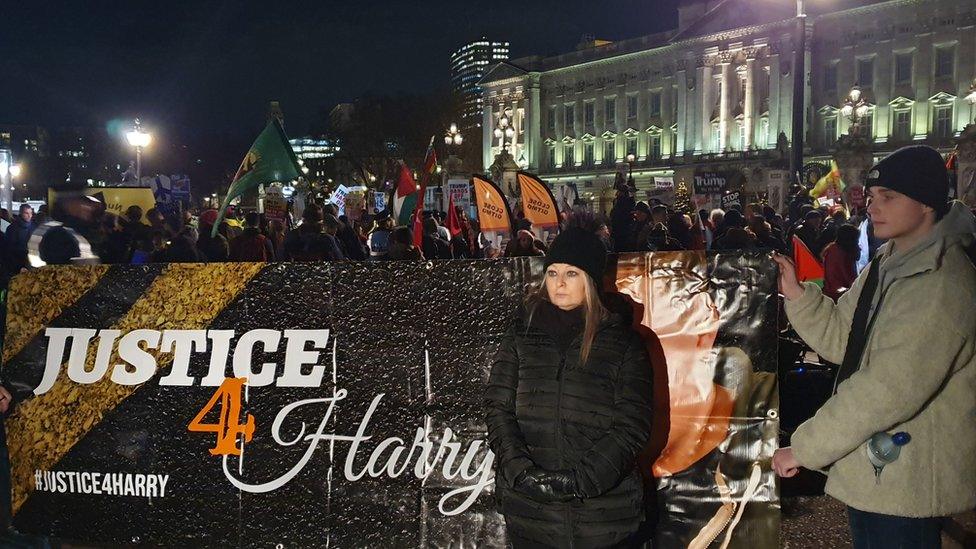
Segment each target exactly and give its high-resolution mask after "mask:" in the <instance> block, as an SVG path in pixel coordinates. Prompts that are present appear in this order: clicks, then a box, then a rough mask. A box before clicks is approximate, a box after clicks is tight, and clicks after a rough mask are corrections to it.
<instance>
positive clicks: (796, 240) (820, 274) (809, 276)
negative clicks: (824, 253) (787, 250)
mask: <svg viewBox="0 0 976 549" xmlns="http://www.w3.org/2000/svg"><path fill="white" fill-rule="evenodd" d="M793 261H794V262H796V278H797V280H799V281H800V282H807V281H810V282H814V283H816V284H819V285H820V286H823V279H824V270H823V265H821V264H820V262H819V261H817V258H816V257H814V256H813V253H812V252H811V251H810V248H807V245H806V244H804V243H803V241H802V240H800V237H798V236H796V235H794V236H793Z"/></svg>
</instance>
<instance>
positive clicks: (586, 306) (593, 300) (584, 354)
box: [526, 268, 610, 366]
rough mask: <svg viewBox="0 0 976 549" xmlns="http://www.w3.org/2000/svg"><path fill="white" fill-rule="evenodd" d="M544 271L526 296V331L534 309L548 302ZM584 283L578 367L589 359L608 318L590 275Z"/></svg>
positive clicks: (607, 312)
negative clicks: (601, 326) (602, 326)
mask: <svg viewBox="0 0 976 549" xmlns="http://www.w3.org/2000/svg"><path fill="white" fill-rule="evenodd" d="M547 270H548V268H546V270H544V271H542V280H540V281H537V282H534V283H533V284H531V285H530V286H529V291H528V292H527V294H526V305H527V308H528V309H529V319H528V322H527V323H526V329H528V326H529V325H531V324H532V317H533V316H535V312H536V309H538V307H539V304H540V303H542V302H543V301H549V291H548V290H547V289H546V275H545V273H546V271H547ZM584 280H585V281H586V282H585V283H584V285H583V318H584V325H583V341H582V344H581V345H580V366H582V365H583V364H586V361H587V359H588V358H589V357H590V350H592V348H593V341H594V340H595V339H596V332H597V330H598V329H599V328H600V323H601V322H603V321H604V320H605V319H606V318H607V317H608V316H610V313H609V311H607V308H606V307H604V306H603V302H602V301H600V292H599V289H598V288H597V287H596V282H594V280H593V278H591V277H590V275H588V274H587V275H585V276H584Z"/></svg>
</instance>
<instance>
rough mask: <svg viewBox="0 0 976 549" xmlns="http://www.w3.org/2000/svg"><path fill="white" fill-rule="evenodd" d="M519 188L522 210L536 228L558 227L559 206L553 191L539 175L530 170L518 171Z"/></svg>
mask: <svg viewBox="0 0 976 549" xmlns="http://www.w3.org/2000/svg"><path fill="white" fill-rule="evenodd" d="M517 177H518V184H519V189H521V192H522V211H523V212H524V213H525V218H526V219H528V220H529V222H531V223H532V226H533V227H534V228H536V229H548V230H552V229H558V228H559V208H558V207H556V198H555V197H554V196H552V191H550V190H549V187H548V186H547V185H546V184H545V183H543V182H542V180H541V179H539V178H538V177H536V176H534V175H532V174H530V173H528V172H518V174H517Z"/></svg>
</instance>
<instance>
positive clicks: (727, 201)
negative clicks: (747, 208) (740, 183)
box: [722, 192, 742, 210]
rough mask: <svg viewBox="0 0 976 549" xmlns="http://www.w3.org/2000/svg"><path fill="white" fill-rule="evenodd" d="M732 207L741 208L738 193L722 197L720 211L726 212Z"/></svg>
mask: <svg viewBox="0 0 976 549" xmlns="http://www.w3.org/2000/svg"><path fill="white" fill-rule="evenodd" d="M732 206H742V201H741V200H740V198H739V193H738V192H734V193H728V194H725V195H722V209H723V210H728V209H729V208H731V207H732Z"/></svg>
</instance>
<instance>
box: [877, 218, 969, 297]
mask: <svg viewBox="0 0 976 549" xmlns="http://www.w3.org/2000/svg"><path fill="white" fill-rule="evenodd" d="M974 239H976V218H974V217H973V214H972V212H970V211H969V208H967V207H966V205H965V204H963V203H962V202H960V201H958V200H955V201H953V202H952V205H951V206H950V207H949V212H948V213H947V214H946V215H945V217H943V218H942V220H941V221H939V222H938V223H936V224H935V227H934V228H933V229H932V233H931V234H930V235H929V236H928V237H926V238H925V240H923V241H921V242H919V243H918V244H917V245H916V246H915V247H913V248H912V249H910V250H907V251H905V252H895V253H892V252H891V246H892V244H891V243H890V242H888V243H885V245H884V246H883V248H882V252H883V254H884V255H885V256H886V257H887V259H886V260H885V261H884V263H883V264H882V267H883V270H884V271H886V272H887V273H889V274H890V275H892V277H893V278H899V277H903V276H909V275H912V274H915V273H919V272H923V271H927V270H934V269H937V268H938V267H939V265H940V264H941V259H942V257H943V255H944V254H945V251H946V250H947V249H949V248H951V247H953V246H960V247H962V248H966V247H968V246H971V245H972V244H973V241H974Z"/></svg>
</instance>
